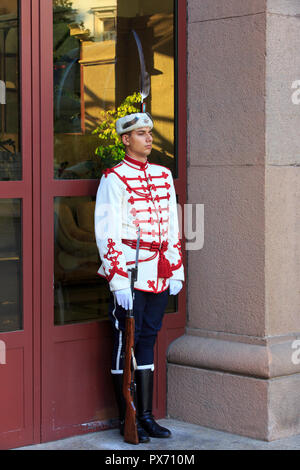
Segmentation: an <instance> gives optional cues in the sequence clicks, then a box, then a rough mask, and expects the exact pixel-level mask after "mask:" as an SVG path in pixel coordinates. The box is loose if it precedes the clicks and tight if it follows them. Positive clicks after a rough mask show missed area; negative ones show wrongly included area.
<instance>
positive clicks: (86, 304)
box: [54, 196, 108, 325]
mask: <svg viewBox="0 0 300 470" xmlns="http://www.w3.org/2000/svg"><path fill="white" fill-rule="evenodd" d="M94 210H95V198H94V197H90V196H84V197H57V198H55V203H54V234H55V248H54V316H55V324H56V325H65V324H68V323H76V322H86V321H95V320H107V319H108V288H107V285H106V284H107V283H106V281H105V280H103V279H102V278H100V276H97V275H96V273H97V271H98V269H99V265H100V260H99V254H98V249H97V245H96V241H95V235H94Z"/></svg>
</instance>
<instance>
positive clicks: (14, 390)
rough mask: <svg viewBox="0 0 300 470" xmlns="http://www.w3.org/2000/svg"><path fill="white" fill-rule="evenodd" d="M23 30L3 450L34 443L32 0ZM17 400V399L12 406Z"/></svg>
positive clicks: (0, 371)
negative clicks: (17, 320) (15, 259)
mask: <svg viewBox="0 0 300 470" xmlns="http://www.w3.org/2000/svg"><path fill="white" fill-rule="evenodd" d="M19 34H20V41H19V44H20V48H19V56H20V72H21V73H20V75H21V81H20V99H21V116H22V119H21V125H20V129H21V153H22V168H23V173H22V180H21V181H2V182H0V198H1V199H6V198H12V199H15V198H16V199H21V201H22V206H21V208H22V211H21V217H22V274H23V275H22V287H23V329H22V330H19V331H14V332H8V333H0V340H1V341H4V342H5V345H6V364H4V365H0V383H1V388H0V400H1V410H2V413H3V414H4V415H3V414H2V416H1V426H0V429H1V431H0V449H8V448H11V447H16V446H21V445H26V444H29V443H31V442H32V441H33V399H32V397H33V364H32V361H33V347H32V346H33V345H32V340H33V317H32V301H33V299H32V252H33V250H32V134H31V121H30V116H31V65H30V64H31V2H29V1H27V0H20V10H19ZM28 117H29V118H28ZM7 387H10V389H7ZM13 400H15V401H16V402H17V403H13V406H12V401H13Z"/></svg>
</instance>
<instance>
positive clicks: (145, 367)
mask: <svg viewBox="0 0 300 470" xmlns="http://www.w3.org/2000/svg"><path fill="white" fill-rule="evenodd" d="M144 369H151V370H152V372H153V371H154V364H148V365H146V366H137V370H144Z"/></svg>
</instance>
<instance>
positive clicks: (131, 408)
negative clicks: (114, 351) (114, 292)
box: [123, 227, 140, 444]
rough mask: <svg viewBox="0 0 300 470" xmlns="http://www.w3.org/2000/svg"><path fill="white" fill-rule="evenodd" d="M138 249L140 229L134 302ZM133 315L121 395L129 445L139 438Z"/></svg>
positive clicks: (133, 274)
mask: <svg viewBox="0 0 300 470" xmlns="http://www.w3.org/2000/svg"><path fill="white" fill-rule="evenodd" d="M139 248H140V227H138V238H137V247H136V260H135V267H134V268H132V269H130V270H129V271H130V272H131V278H130V287H131V293H132V299H133V301H134V283H135V281H136V280H137V276H138V260H139ZM134 329H135V322H134V313H133V308H132V309H131V310H128V311H127V315H126V326H125V359H124V372H123V395H124V400H125V403H126V413H125V424H124V441H125V442H129V443H130V444H138V443H139V437H138V432H137V425H136V408H135V404H134V395H135V382H134V369H135V367H134V365H135V358H134Z"/></svg>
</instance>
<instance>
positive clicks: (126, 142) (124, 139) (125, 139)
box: [121, 134, 129, 146]
mask: <svg viewBox="0 0 300 470" xmlns="http://www.w3.org/2000/svg"><path fill="white" fill-rule="evenodd" d="M121 139H122V142H123V144H124V145H125V146H126V145H129V135H128V134H122V135H121Z"/></svg>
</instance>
